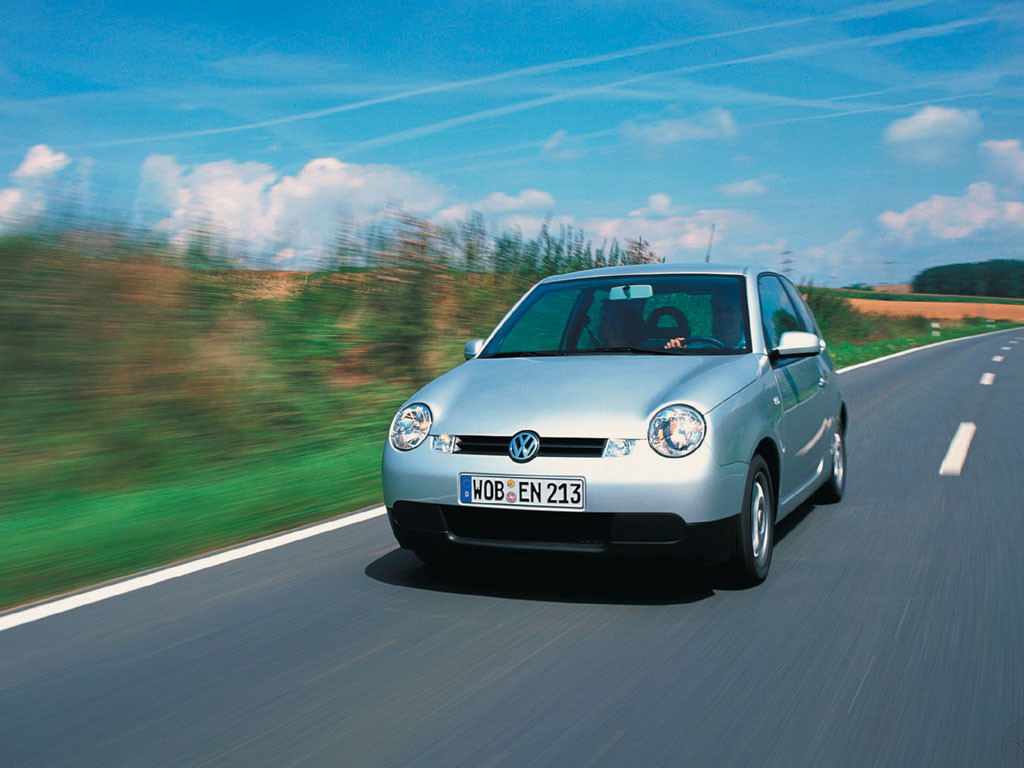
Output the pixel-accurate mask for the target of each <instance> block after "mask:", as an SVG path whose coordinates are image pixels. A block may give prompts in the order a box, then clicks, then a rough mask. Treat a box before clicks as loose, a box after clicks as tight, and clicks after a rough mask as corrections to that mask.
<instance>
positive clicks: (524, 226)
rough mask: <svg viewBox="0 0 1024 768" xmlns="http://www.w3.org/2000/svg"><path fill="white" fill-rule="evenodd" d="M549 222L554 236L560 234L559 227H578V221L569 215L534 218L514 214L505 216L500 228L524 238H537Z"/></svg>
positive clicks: (523, 214)
mask: <svg viewBox="0 0 1024 768" xmlns="http://www.w3.org/2000/svg"><path fill="white" fill-rule="evenodd" d="M544 222H547V224H548V227H549V229H550V231H551V232H552V233H553V234H557V233H558V229H559V227H577V226H578V225H577V223H576V219H574V218H573V217H572V216H569V215H568V214H563V215H561V216H534V215H531V214H526V213H513V214H510V215H508V216H503V217H502V218H501V219H499V220H498V222H497V223H498V226H499V227H500V228H501V229H502V230H504V231H506V232H515V231H519V232H522V234H523V237H528V238H529V237H536V236H537V235H538V234H540V230H541V227H543V226H544Z"/></svg>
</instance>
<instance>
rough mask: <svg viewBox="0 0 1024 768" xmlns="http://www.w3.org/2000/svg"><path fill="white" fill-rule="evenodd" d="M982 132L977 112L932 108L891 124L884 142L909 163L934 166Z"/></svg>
mask: <svg viewBox="0 0 1024 768" xmlns="http://www.w3.org/2000/svg"><path fill="white" fill-rule="evenodd" d="M980 130H981V118H979V117H978V113H977V111H975V110H973V109H971V110H962V109H953V108H950V107H936V106H928V107H924V108H922V109H920V110H918V111H917V112H916V113H915V114H913V115H911V116H910V117H907V118H903V119H902V120H896V121H895V122H893V123H890V124H889V126H888V127H886V129H885V132H884V133H883V134H882V138H883V140H884V141H885V143H886V144H888V145H889V146H890V147H891V148H893V150H894V151H896V153H897V154H898V155H900V156H902V157H904V158H906V159H909V160H918V161H921V162H933V161H936V160H941V159H943V158H944V157H945V156H946V155H948V154H949V153H950V152H951V151H953V150H954V149H956V148H958V147H960V146H961V145H962V144H963V143H964V141H965V140H966V139H968V138H969V137H971V136H973V135H974V134H976V133H978V132H979V131H980Z"/></svg>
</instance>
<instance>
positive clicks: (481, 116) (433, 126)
mask: <svg viewBox="0 0 1024 768" xmlns="http://www.w3.org/2000/svg"><path fill="white" fill-rule="evenodd" d="M991 20H992V17H991V16H979V17H976V18H973V19H959V20H957V21H952V22H946V23H943V24H935V25H931V26H927V27H917V28H914V29H906V30H902V31H900V32H895V33H889V34H885V35H865V36H862V37H853V38H849V39H847V40H835V41H831V42H825V43H812V44H810V45H799V46H793V47H790V48H783V49H780V50H778V51H772V52H771V53H760V54H755V55H753V56H744V57H742V58H738V59H728V60H726V61H716V62H709V63H706V64H694V65H691V66H686V67H677V68H675V69H667V70H662V71H658V72H648V73H645V74H642V75H634V76H633V77H627V78H625V79H623V80H616V81H614V82H610V83H604V84H602V85H594V86H588V87H583V88H574V89H570V90H567V91H563V92H561V93H556V94H552V95H550V96H542V97H540V98H536V99H528V100H526V101H519V102H515V103H514V104H506V105H504V106H501V107H493V108H491V109H483V110H479V111H477V112H470V113H468V114H465V115H459V116H458V117H452V118H448V119H447V120H441V121H438V122H436V123H430V124H428V125H421V126H417V127H416V128H407V129H405V130H402V131H395V132H394V133H388V134H385V135H383V136H377V137H376V138H373V139H367V140H366V141H358V142H354V143H350V144H345V145H344V149H345V150H346V151H358V150H361V149H372V148H377V147H384V146H390V145H392V144H398V143H400V142H403V141H409V140H411V139H418V138H422V137H424V136H430V135H433V134H436V133H440V132H441V131H445V130H448V129H449V128H455V127H458V126H461V125H468V124H470V123H476V122H480V121H481V120H489V119H491V118H495V117H502V116H504V115H510V114H514V113H516V112H524V111H526V110H529V109H536V108H537V107H542V106H545V105H547V104H555V103H557V102H561V101H566V100H568V99H573V98H578V97H580V96H586V95H587V94H591V93H600V92H603V91H607V90H611V89H615V88H619V87H621V86H624V85H632V84H633V83H638V82H641V81H643V80H649V79H651V78H655V77H664V76H665V75H684V74H694V73H696V72H705V71H707V70H709V69H719V68H721V67H729V66H736V65H738V64H756V63H761V62H768V61H784V60H790V59H799V58H804V57H806V56H817V55H821V54H823V53H831V52H833V51H838V50H842V49H844V48H852V47H855V46H862V45H868V46H871V47H878V46H883V45H894V44H896V43H900V42H906V41H908V40H915V39H919V38H923V37H935V36H937V35H940V34H949V33H950V32H955V31H957V30H959V29H963V28H965V27H969V26H975V25H978V24H983V23H986V22H988V21H991Z"/></svg>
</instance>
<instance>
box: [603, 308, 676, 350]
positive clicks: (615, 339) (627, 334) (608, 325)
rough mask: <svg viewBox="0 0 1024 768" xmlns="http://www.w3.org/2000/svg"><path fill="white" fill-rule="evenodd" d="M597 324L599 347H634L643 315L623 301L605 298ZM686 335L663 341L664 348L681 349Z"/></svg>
mask: <svg viewBox="0 0 1024 768" xmlns="http://www.w3.org/2000/svg"><path fill="white" fill-rule="evenodd" d="M600 317H601V319H600V323H599V325H598V331H597V335H598V339H597V341H598V343H599V344H600V346H601V347H635V346H636V345H637V343H638V337H639V336H640V331H641V327H642V326H643V317H642V315H641V314H640V312H638V311H637V310H636V309H634V308H633V307H631V306H630V305H629V304H627V303H626V302H624V301H612V300H606V301H605V302H604V304H602V305H601V316H600ZM685 345H686V337H685V336H679V337H678V338H675V339H669V340H668V341H667V342H665V346H664V349H682V348H683V347H684V346H685Z"/></svg>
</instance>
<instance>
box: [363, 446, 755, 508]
mask: <svg viewBox="0 0 1024 768" xmlns="http://www.w3.org/2000/svg"><path fill="white" fill-rule="evenodd" d="M428 443H429V440H428V441H424V443H423V444H422V445H420V446H419V447H417V448H414V449H413V450H411V451H398V450H395V449H394V448H393V447H392V446H391V445H390V443H388V444H386V445H385V447H384V457H383V462H382V466H381V474H382V479H383V486H384V503H385V505H386V506H388V507H394V505H395V503H396V502H398V501H416V502H424V503H428V504H447V505H453V506H458V505H459V474H460V473H465V474H480V475H499V476H501V475H508V476H529V475H533V476H537V477H582V478H584V479H585V481H586V505H585V509H584V510H582V511H583V512H631V513H668V514H673V515H678V516H679V517H680V518H682V520H683V522H685V523H686V524H688V525H690V524H694V523H707V522H712V521H714V520H722V519H724V518H727V517H732V516H734V515H736V514H738V513H739V511H740V507H741V505H742V503H743V489H744V484H745V482H746V478H747V468H748V465H747V464H746V463H739V462H737V463H734V464H727V465H722V464H719V463H718V462H717V461H715V459H714V456H713V454H712V452H711V451H710V450H708V446H706V445H704V446H701V447H700V448H698V449H697V450H696V451H694V452H693V453H692V454H691V455H689V456H684V457H682V458H678V459H668V458H665V457H664V456H660V455H658V454H657V453H655V451H654V450H653V449H652V448H651V447H650V446H649V445H647V441H646V440H644V441H643V442H642V443H639V441H638V445H637V446H636V448H635V450H634V452H633V453H632V454H630V455H629V456H623V457H619V458H581V457H571V458H570V457H556V456H552V457H539V458H536V459H534V460H533V461H530V462H528V463H525V464H517V463H515V462H514V461H512V459H510V458H509V457H508V456H479V455H468V454H461V453H437V452H435V451H433V450H432V449H431V448H430V446H429V445H428ZM466 508H468V509H473V508H474V507H466ZM573 514H578V513H573Z"/></svg>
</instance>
